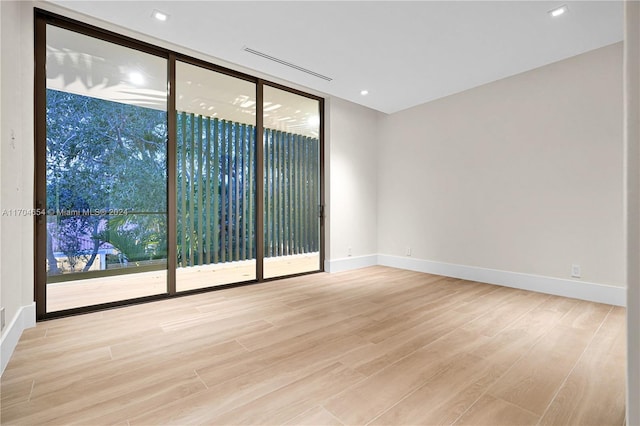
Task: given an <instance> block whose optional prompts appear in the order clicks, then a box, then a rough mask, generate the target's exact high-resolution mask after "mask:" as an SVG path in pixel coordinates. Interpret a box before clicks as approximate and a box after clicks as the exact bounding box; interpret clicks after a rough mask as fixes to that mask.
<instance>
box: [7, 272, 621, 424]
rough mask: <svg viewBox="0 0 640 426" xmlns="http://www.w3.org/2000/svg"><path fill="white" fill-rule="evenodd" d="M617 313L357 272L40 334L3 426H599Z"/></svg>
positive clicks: (609, 417) (28, 336)
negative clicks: (441, 425) (436, 425)
mask: <svg viewBox="0 0 640 426" xmlns="http://www.w3.org/2000/svg"><path fill="white" fill-rule="evenodd" d="M624 326H625V310H624V309H623V308H618V307H611V306H608V305H602V304H597V303H591V302H584V301H579V300H574V299H567V298H562V297H557V296H550V295H544V294H538V293H532V292H526V291H523V290H518V289H511V288H506V287H499V286H492V285H486V284H481V283H476V282H470V281H464V280H458V279H454V278H445V277H439V276H435V275H429V274H423V273H418V272H413V271H404V270H397V269H392V268H386V267H371V268H366V269H362V270H358V271H351V272H343V273H336V274H315V275H308V276H301V277H296V278H292V279H287V280H280V281H274V282H270V283H265V284H260V285H254V286H248V287H237V288H231V289H225V290H222V291H217V292H211V293H203V294H197V295H192V296H187V297H181V298H176V299H170V300H162V301H158V302H153V303H149V304H144V305H135V306H129V307H124V308H120V309H113V310H107V311H102V312H96V313H91V314H87V315H82V316H75V317H69V318H60V319H56V320H51V321H45V322H40V323H38V324H37V326H36V327H35V328H33V329H30V330H26V331H25V332H24V334H23V336H22V338H21V339H20V342H19V343H18V346H17V348H16V351H15V353H14V355H13V358H12V359H11V360H10V362H9V364H8V366H7V369H6V370H5V372H4V374H3V375H2V379H1V383H0V397H1V403H2V406H1V411H0V423H2V424H3V425H4V424H7V425H23V424H38V425H49V424H50V425H58V424H77V425H106V424H116V425H127V426H132V425H139V424H140V425H149V424H153V425H156V424H178V425H188V424H216V425H225V424H265V425H275V424H286V425H325V424H326V425H338V426H342V425H358V424H360V425H365V424H372V425H420V424H424V425H428V424H459V425H464V424H491V425H501V424H504V425H513V424H532V425H533V424H545V425H546V424H554V425H559V424H598V425H608V424H615V425H620V424H621V423H622V421H623V419H624V411H625V407H624V391H625V382H624V365H625V336H626V333H625V328H624Z"/></svg>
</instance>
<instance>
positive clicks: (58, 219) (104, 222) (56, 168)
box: [39, 25, 167, 312]
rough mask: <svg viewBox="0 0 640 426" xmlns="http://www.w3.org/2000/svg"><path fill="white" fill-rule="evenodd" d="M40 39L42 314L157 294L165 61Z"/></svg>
mask: <svg viewBox="0 0 640 426" xmlns="http://www.w3.org/2000/svg"><path fill="white" fill-rule="evenodd" d="M46 39H47V45H46V53H47V56H46V164H45V170H44V175H45V179H46V183H45V187H44V190H45V191H44V192H45V193H46V195H45V196H44V197H43V199H44V200H45V205H41V206H40V208H41V209H42V211H41V212H39V213H41V214H42V215H41V216H39V220H40V221H41V222H42V221H44V222H45V224H44V229H43V231H44V232H45V233H46V259H42V260H43V261H45V262H46V273H47V276H46V300H47V303H46V311H47V312H55V311H60V310H66V309H71V308H77V307H80V306H87V305H97V304H103V303H108V302H114V301H119V300H125V299H132V298H137V297H143V296H149V295H154V294H160V293H165V292H166V280H167V230H166V224H167V173H166V163H167V94H166V80H167V60H166V59H165V58H161V57H158V56H154V55H150V54H147V53H143V52H140V51H137V50H134V49H130V48H127V47H123V46H120V45H117V44H114V43H109V42H107V41H104V40H99V39H96V38H93V37H89V36H86V35H83V34H79V33H77V32H73V31H69V30H67V29H63V28H59V27H55V26H52V25H47V27H46Z"/></svg>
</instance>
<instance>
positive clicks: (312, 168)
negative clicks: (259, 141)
mask: <svg viewBox="0 0 640 426" xmlns="http://www.w3.org/2000/svg"><path fill="white" fill-rule="evenodd" d="M263 93H264V110H263V111H264V112H263V117H264V118H263V122H264V135H263V136H264V140H263V143H264V241H265V247H264V257H265V259H264V277H265V278H273V277H279V276H284V275H291V274H298V273H303V272H310V271H318V270H320V269H321V267H320V251H321V250H320V248H321V247H320V225H321V223H320V221H321V210H320V206H321V200H320V193H321V191H320V142H319V141H320V102H319V101H318V100H317V99H312V98H309V97H306V96H301V95H298V94H296V93H292V92H289V91H285V90H282V89H278V88H275V87H271V86H267V85H265V86H264V92H263Z"/></svg>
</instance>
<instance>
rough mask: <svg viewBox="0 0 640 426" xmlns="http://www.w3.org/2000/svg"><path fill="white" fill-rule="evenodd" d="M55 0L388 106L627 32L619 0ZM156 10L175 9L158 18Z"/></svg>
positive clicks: (561, 56)
mask: <svg viewBox="0 0 640 426" xmlns="http://www.w3.org/2000/svg"><path fill="white" fill-rule="evenodd" d="M52 2H53V3H56V4H58V5H60V6H63V7H65V8H68V9H72V10H74V11H76V12H79V13H82V14H85V15H90V16H93V17H95V18H98V19H101V20H104V21H107V22H111V23H113V24H116V25H118V26H121V27H125V28H128V29H130V30H133V31H136V32H138V33H143V34H146V35H149V36H152V37H155V38H158V39H162V40H165V41H168V42H171V43H172V44H174V45H179V46H184V47H186V48H189V49H192V50H195V51H198V52H201V53H203V54H206V55H210V56H213V57H216V58H220V59H222V60H224V61H228V62H231V63H235V64H238V65H241V66H243V67H246V68H250V69H255V70H259V71H260V72H262V73H265V74H267V75H271V76H275V77H277V78H280V79H284V80H288V81H291V82H294V83H296V84H298V85H301V86H305V87H309V88H311V89H313V90H315V91H319V92H323V93H327V94H330V95H334V96H337V97H340V98H344V99H348V100H350V101H353V102H356V103H359V104H362V105H365V106H368V107H370V108H373V109H376V110H379V111H382V112H386V113H392V112H396V111H399V110H402V109H405V108H409V107H411V106H414V105H417V104H421V103H424V102H427V101H431V100H434V99H437V98H440V97H443V96H447V95H450V94H453V93H457V92H460V91H463V90H466V89H469V88H472V87H475V86H479V85H482V84H485V83H488V82H491V81H495V80H498V79H501V78H505V77H508V76H511V75H514V74H517V73H521V72H524V71H527V70H530V69H533V68H537V67H540V66H543V65H546V64H549V63H552V62H555V61H559V60H562V59H565V58H568V57H571V56H574V55H577V54H580V53H584V52H587V51H589V50H593V49H596V48H599V47H602V46H606V45H609V44H612V43H615V42H618V41H621V40H622V37H623V27H622V25H623V6H622V2H621V1H603V2H601V1H566V0H558V1H498V2H493V1H492V2H488V1H409V2H400V1H375V2H369V1H325V2H315V1H297V2H293V1H289V2H272V1H259V2H246V1H235V2H220V1H127V2H121V1H60V0H52ZM562 4H567V5H568V6H569V12H568V13H566V14H565V15H563V16H560V17H558V18H551V16H550V15H549V14H548V13H547V12H548V11H549V10H550V9H552V8H554V7H557V6H560V5H562ZM154 9H158V10H161V11H163V12H166V13H168V14H169V15H170V16H169V19H168V20H167V21H166V22H159V21H157V20H155V19H153V18H152V17H151V14H152V12H153V10H154ZM244 47H249V48H251V49H255V50H258V51H261V52H264V53H266V54H269V55H271V56H273V57H276V58H279V59H282V60H284V61H287V62H291V63H294V64H296V65H298V66H300V67H303V68H306V69H309V70H311V71H314V72H316V73H319V74H322V75H325V76H328V77H331V78H332V79H333V80H332V81H330V82H327V81H324V80H322V79H320V78H318V77H315V76H312V75H308V74H306V73H303V72H301V71H299V70H296V69H292V68H289V67H287V66H285V65H282V64H279V63H276V62H272V61H269V60H267V59H264V58H262V57H259V56H255V55H252V54H250V53H247V52H245V51H244V50H243V48H244ZM363 89H366V90H368V91H369V94H368V95H367V96H362V95H360V91H361V90H363Z"/></svg>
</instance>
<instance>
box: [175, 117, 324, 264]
mask: <svg viewBox="0 0 640 426" xmlns="http://www.w3.org/2000/svg"><path fill="white" fill-rule="evenodd" d="M177 118H178V119H177V133H178V135H177V136H178V137H177V169H178V170H177V190H178V203H177V204H178V206H177V207H178V215H177V220H178V223H177V231H178V238H177V243H178V250H177V256H178V265H179V266H181V267H186V266H194V265H203V264H211V263H221V262H232V261H239V260H246V259H255V257H256V249H255V232H256V226H255V220H256V212H255V208H256V206H255V197H256V185H255V180H256V158H255V152H256V128H255V126H253V125H249V124H242V123H237V122H233V121H228V120H223V119H218V118H210V117H203V116H201V115H195V114H191V113H185V112H181V113H178V116H177ZM263 138H264V139H263V140H264V144H265V159H264V188H265V190H264V197H265V199H264V204H265V217H264V229H265V239H264V240H265V247H264V249H265V257H275V256H287V255H293V254H304V253H312V252H317V251H319V246H320V235H319V233H320V229H319V220H318V216H319V210H318V209H319V206H318V203H319V201H318V200H319V160H318V159H319V152H318V150H319V143H318V139H317V138H312V137H309V136H303V135H296V134H292V133H286V132H281V131H276V130H272V129H264V135H263Z"/></svg>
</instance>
